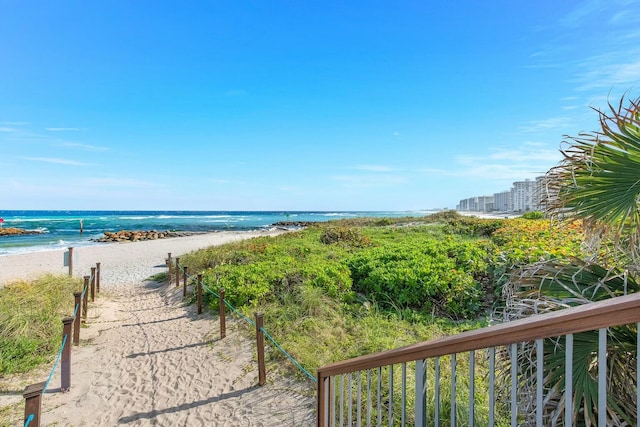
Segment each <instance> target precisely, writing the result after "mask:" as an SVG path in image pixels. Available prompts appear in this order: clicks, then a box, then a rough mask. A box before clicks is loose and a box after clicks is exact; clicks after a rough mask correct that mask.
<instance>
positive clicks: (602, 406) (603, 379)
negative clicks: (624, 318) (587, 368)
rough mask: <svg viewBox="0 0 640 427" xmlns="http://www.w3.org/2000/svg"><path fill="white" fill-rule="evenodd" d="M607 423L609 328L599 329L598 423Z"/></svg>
mask: <svg viewBox="0 0 640 427" xmlns="http://www.w3.org/2000/svg"><path fill="white" fill-rule="evenodd" d="M606 424H607V328H602V329H600V330H599V331H598V425H599V426H604V425H606Z"/></svg>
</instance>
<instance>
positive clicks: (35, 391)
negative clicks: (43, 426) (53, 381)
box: [22, 382, 46, 427]
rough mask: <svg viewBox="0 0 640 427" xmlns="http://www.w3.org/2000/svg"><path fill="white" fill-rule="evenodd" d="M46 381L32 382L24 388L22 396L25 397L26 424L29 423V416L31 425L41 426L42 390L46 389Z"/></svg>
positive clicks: (34, 426)
mask: <svg viewBox="0 0 640 427" xmlns="http://www.w3.org/2000/svg"><path fill="white" fill-rule="evenodd" d="M45 384H46V382H41V383H37V384H31V385H28V386H26V387H25V388H24V391H23V392H22V396H23V397H24V399H25V401H24V424H25V425H26V424H27V421H28V420H29V417H31V416H33V418H31V421H30V422H29V427H40V412H41V410H42V390H44V386H45Z"/></svg>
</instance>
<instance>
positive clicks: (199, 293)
mask: <svg viewBox="0 0 640 427" xmlns="http://www.w3.org/2000/svg"><path fill="white" fill-rule="evenodd" d="M197 286H198V290H197V292H198V293H197V297H198V314H202V273H201V274H198V285H197Z"/></svg>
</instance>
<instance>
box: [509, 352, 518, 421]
mask: <svg viewBox="0 0 640 427" xmlns="http://www.w3.org/2000/svg"><path fill="white" fill-rule="evenodd" d="M510 358H511V426H512V427H517V426H518V344H515V343H514V344H511V355H510Z"/></svg>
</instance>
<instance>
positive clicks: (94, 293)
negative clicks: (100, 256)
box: [91, 267, 96, 302]
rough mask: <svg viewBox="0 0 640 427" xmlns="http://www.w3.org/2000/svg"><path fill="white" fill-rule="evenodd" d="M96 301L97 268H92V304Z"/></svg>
mask: <svg viewBox="0 0 640 427" xmlns="http://www.w3.org/2000/svg"><path fill="white" fill-rule="evenodd" d="M95 301H96V268H95V267H91V302H95Z"/></svg>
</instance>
